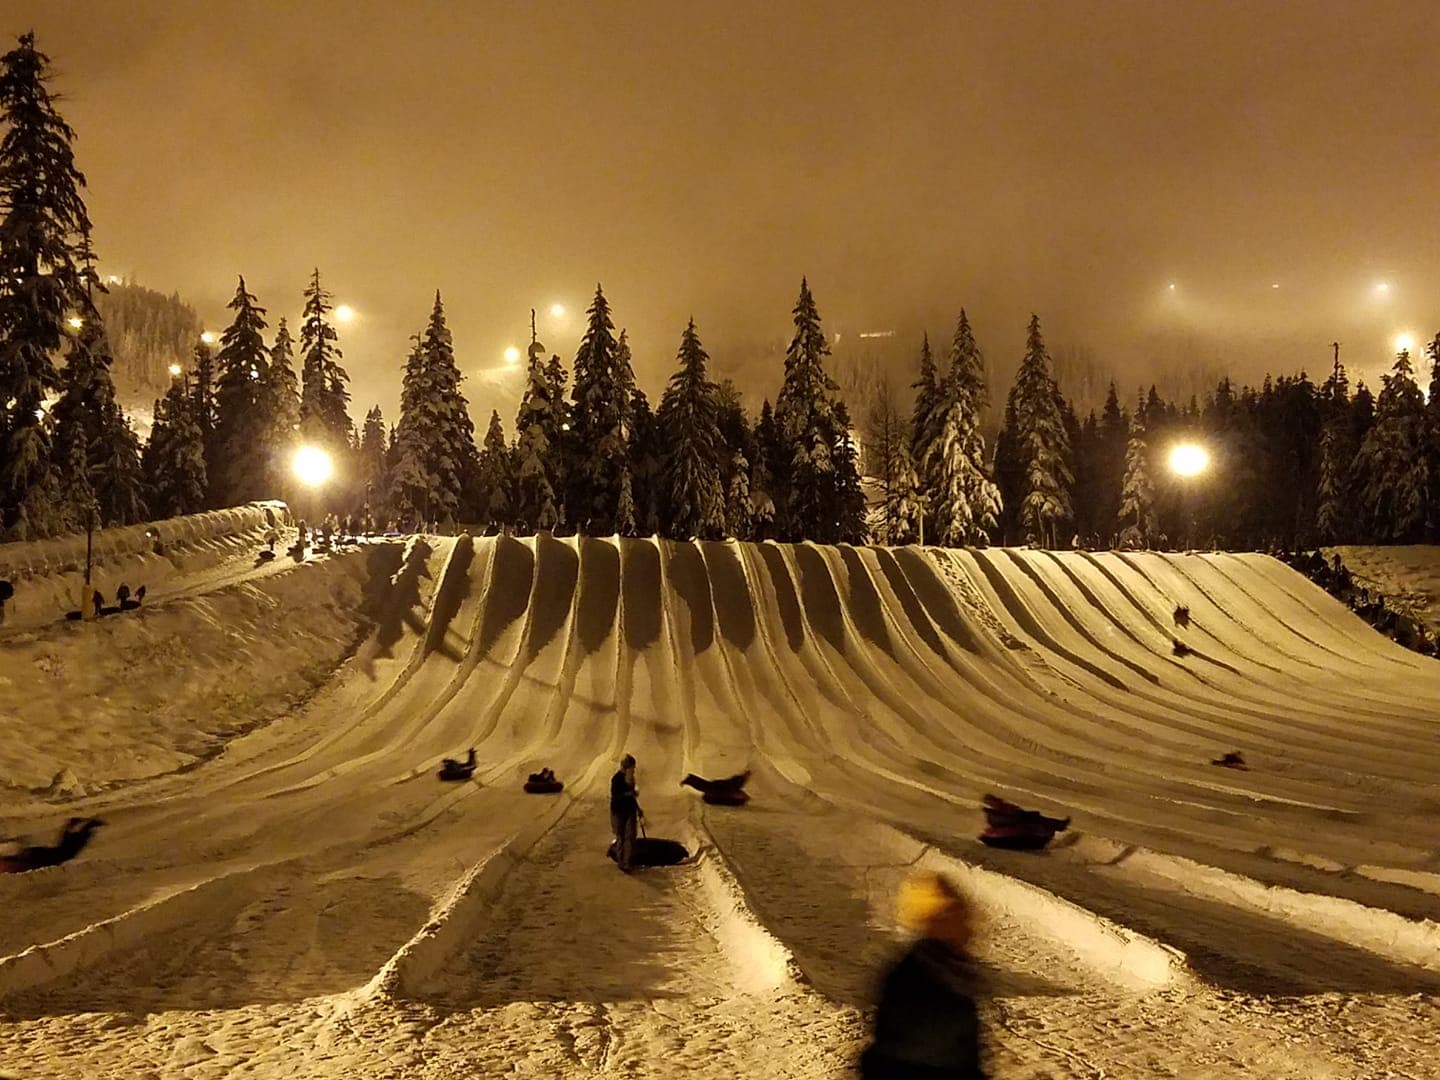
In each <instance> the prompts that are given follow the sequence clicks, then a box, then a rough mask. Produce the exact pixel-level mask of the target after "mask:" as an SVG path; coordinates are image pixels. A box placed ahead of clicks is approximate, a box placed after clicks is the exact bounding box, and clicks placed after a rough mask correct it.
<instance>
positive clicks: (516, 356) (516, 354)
mask: <svg viewBox="0 0 1440 1080" xmlns="http://www.w3.org/2000/svg"><path fill="white" fill-rule="evenodd" d="M505 362H506V363H507V364H518V363H519V362H520V350H519V349H517V348H516V347H515V346H514V345H510V346H508V347H507V348H506V349H505Z"/></svg>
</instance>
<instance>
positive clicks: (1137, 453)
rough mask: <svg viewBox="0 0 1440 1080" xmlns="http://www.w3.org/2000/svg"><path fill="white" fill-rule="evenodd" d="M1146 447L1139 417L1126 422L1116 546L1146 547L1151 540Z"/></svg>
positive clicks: (1152, 500)
mask: <svg viewBox="0 0 1440 1080" xmlns="http://www.w3.org/2000/svg"><path fill="white" fill-rule="evenodd" d="M1149 459H1150V448H1149V447H1148V446H1147V445H1146V442H1145V429H1144V427H1143V426H1142V425H1141V423H1140V420H1139V417H1138V416H1137V417H1136V418H1135V419H1133V420H1131V422H1130V439H1129V441H1128V442H1127V444H1126V447H1125V478H1124V481H1123V483H1122V484H1121V490H1120V513H1119V519H1118V524H1119V526H1120V546H1121V547H1122V548H1148V547H1150V545H1151V544H1153V543H1154V542H1155V528H1156V526H1155V509H1154V507H1155V496H1154V493H1153V491H1152V490H1151V487H1150V460H1149Z"/></svg>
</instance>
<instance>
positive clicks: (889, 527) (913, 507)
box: [868, 342, 933, 545]
mask: <svg viewBox="0 0 1440 1080" xmlns="http://www.w3.org/2000/svg"><path fill="white" fill-rule="evenodd" d="M926 344H927V351H928V342H927V343H926ZM932 367H933V364H932ZM868 435H869V450H870V457H871V460H872V462H873V464H872V466H871V468H870V470H869V471H870V473H871V475H872V476H874V478H875V479H876V480H878V481H879V484H880V504H879V506H878V507H877V509H876V512H875V514H874V518H875V528H874V529H873V530H872V532H873V533H874V535H875V539H876V541H877V542H878V543H881V544H890V545H898V544H908V543H911V542H912V541H914V540H915V539H916V537H917V536H918V533H919V525H920V520H919V519H920V508H921V505H922V503H921V499H920V481H919V477H918V476H917V475H916V471H915V467H914V464H913V463H912V462H911V460H910V446H911V437H910V435H911V432H910V421H908V420H907V418H906V417H905V416H903V415H902V414H901V412H900V410H899V409H897V408H896V407H895V396H894V393H893V391H892V390H891V387H890V384H889V383H888V382H882V383H881V384H880V386H879V388H878V390H877V392H876V394H875V396H874V399H873V400H872V402H871V405H870V417H869V432H868Z"/></svg>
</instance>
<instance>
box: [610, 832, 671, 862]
mask: <svg viewBox="0 0 1440 1080" xmlns="http://www.w3.org/2000/svg"><path fill="white" fill-rule="evenodd" d="M605 857H606V858H607V859H610V860H611V861H614V859H615V842H614V841H613V840H612V841H611V842H610V847H609V848H608V849H607V850H606V852H605ZM689 857H690V852H689V851H687V850H686V848H685V845H684V844H682V843H680V841H679V840H664V839H661V838H660V837H654V836H637V837H636V838H635V854H634V855H633V856H632V858H631V860H630V861H631V863H632V865H634V866H674V865H675V864H676V863H682V862H684V861H685V860H686V859H688V858H689Z"/></svg>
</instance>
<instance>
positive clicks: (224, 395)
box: [207, 277, 275, 506]
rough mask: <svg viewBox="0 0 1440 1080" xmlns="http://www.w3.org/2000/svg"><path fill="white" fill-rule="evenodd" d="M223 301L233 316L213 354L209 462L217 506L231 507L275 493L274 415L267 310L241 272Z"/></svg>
mask: <svg viewBox="0 0 1440 1080" xmlns="http://www.w3.org/2000/svg"><path fill="white" fill-rule="evenodd" d="M227 306H228V307H229V309H230V310H231V311H233V312H235V317H234V319H233V320H232V321H231V323H230V325H229V326H228V327H226V329H225V331H224V333H222V334H221V335H220V351H219V353H218V354H217V356H216V358H215V366H216V379H215V439H214V441H215V460H214V461H210V462H207V468H208V470H209V472H210V495H211V502H212V505H215V506H235V505H237V504H239V503H245V502H250V501H252V500H255V499H264V498H269V497H270V496H272V495H273V494H275V492H273V491H272V490H271V489H270V487H269V484H270V481H271V477H272V476H273V474H274V464H273V463H272V461H271V456H270V447H271V441H270V440H271V435H272V433H273V432H274V430H275V418H274V416H273V414H272V413H271V411H270V405H271V399H270V396H269V394H267V393H265V391H264V387H265V383H266V380H267V378H268V368H269V349H267V348H266V346H265V338H264V330H265V327H266V322H265V309H264V308H262V307H261V306H260V305H259V304H258V303H257V302H256V300H255V297H254V295H253V294H251V293H250V292H248V291H247V290H246V288H245V279H244V278H243V277H242V278H241V279H240V284H239V285H238V286H237V288H236V290H235V296H234V298H233V299H232V300H231V301H230V303H229V304H228V305H227Z"/></svg>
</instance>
